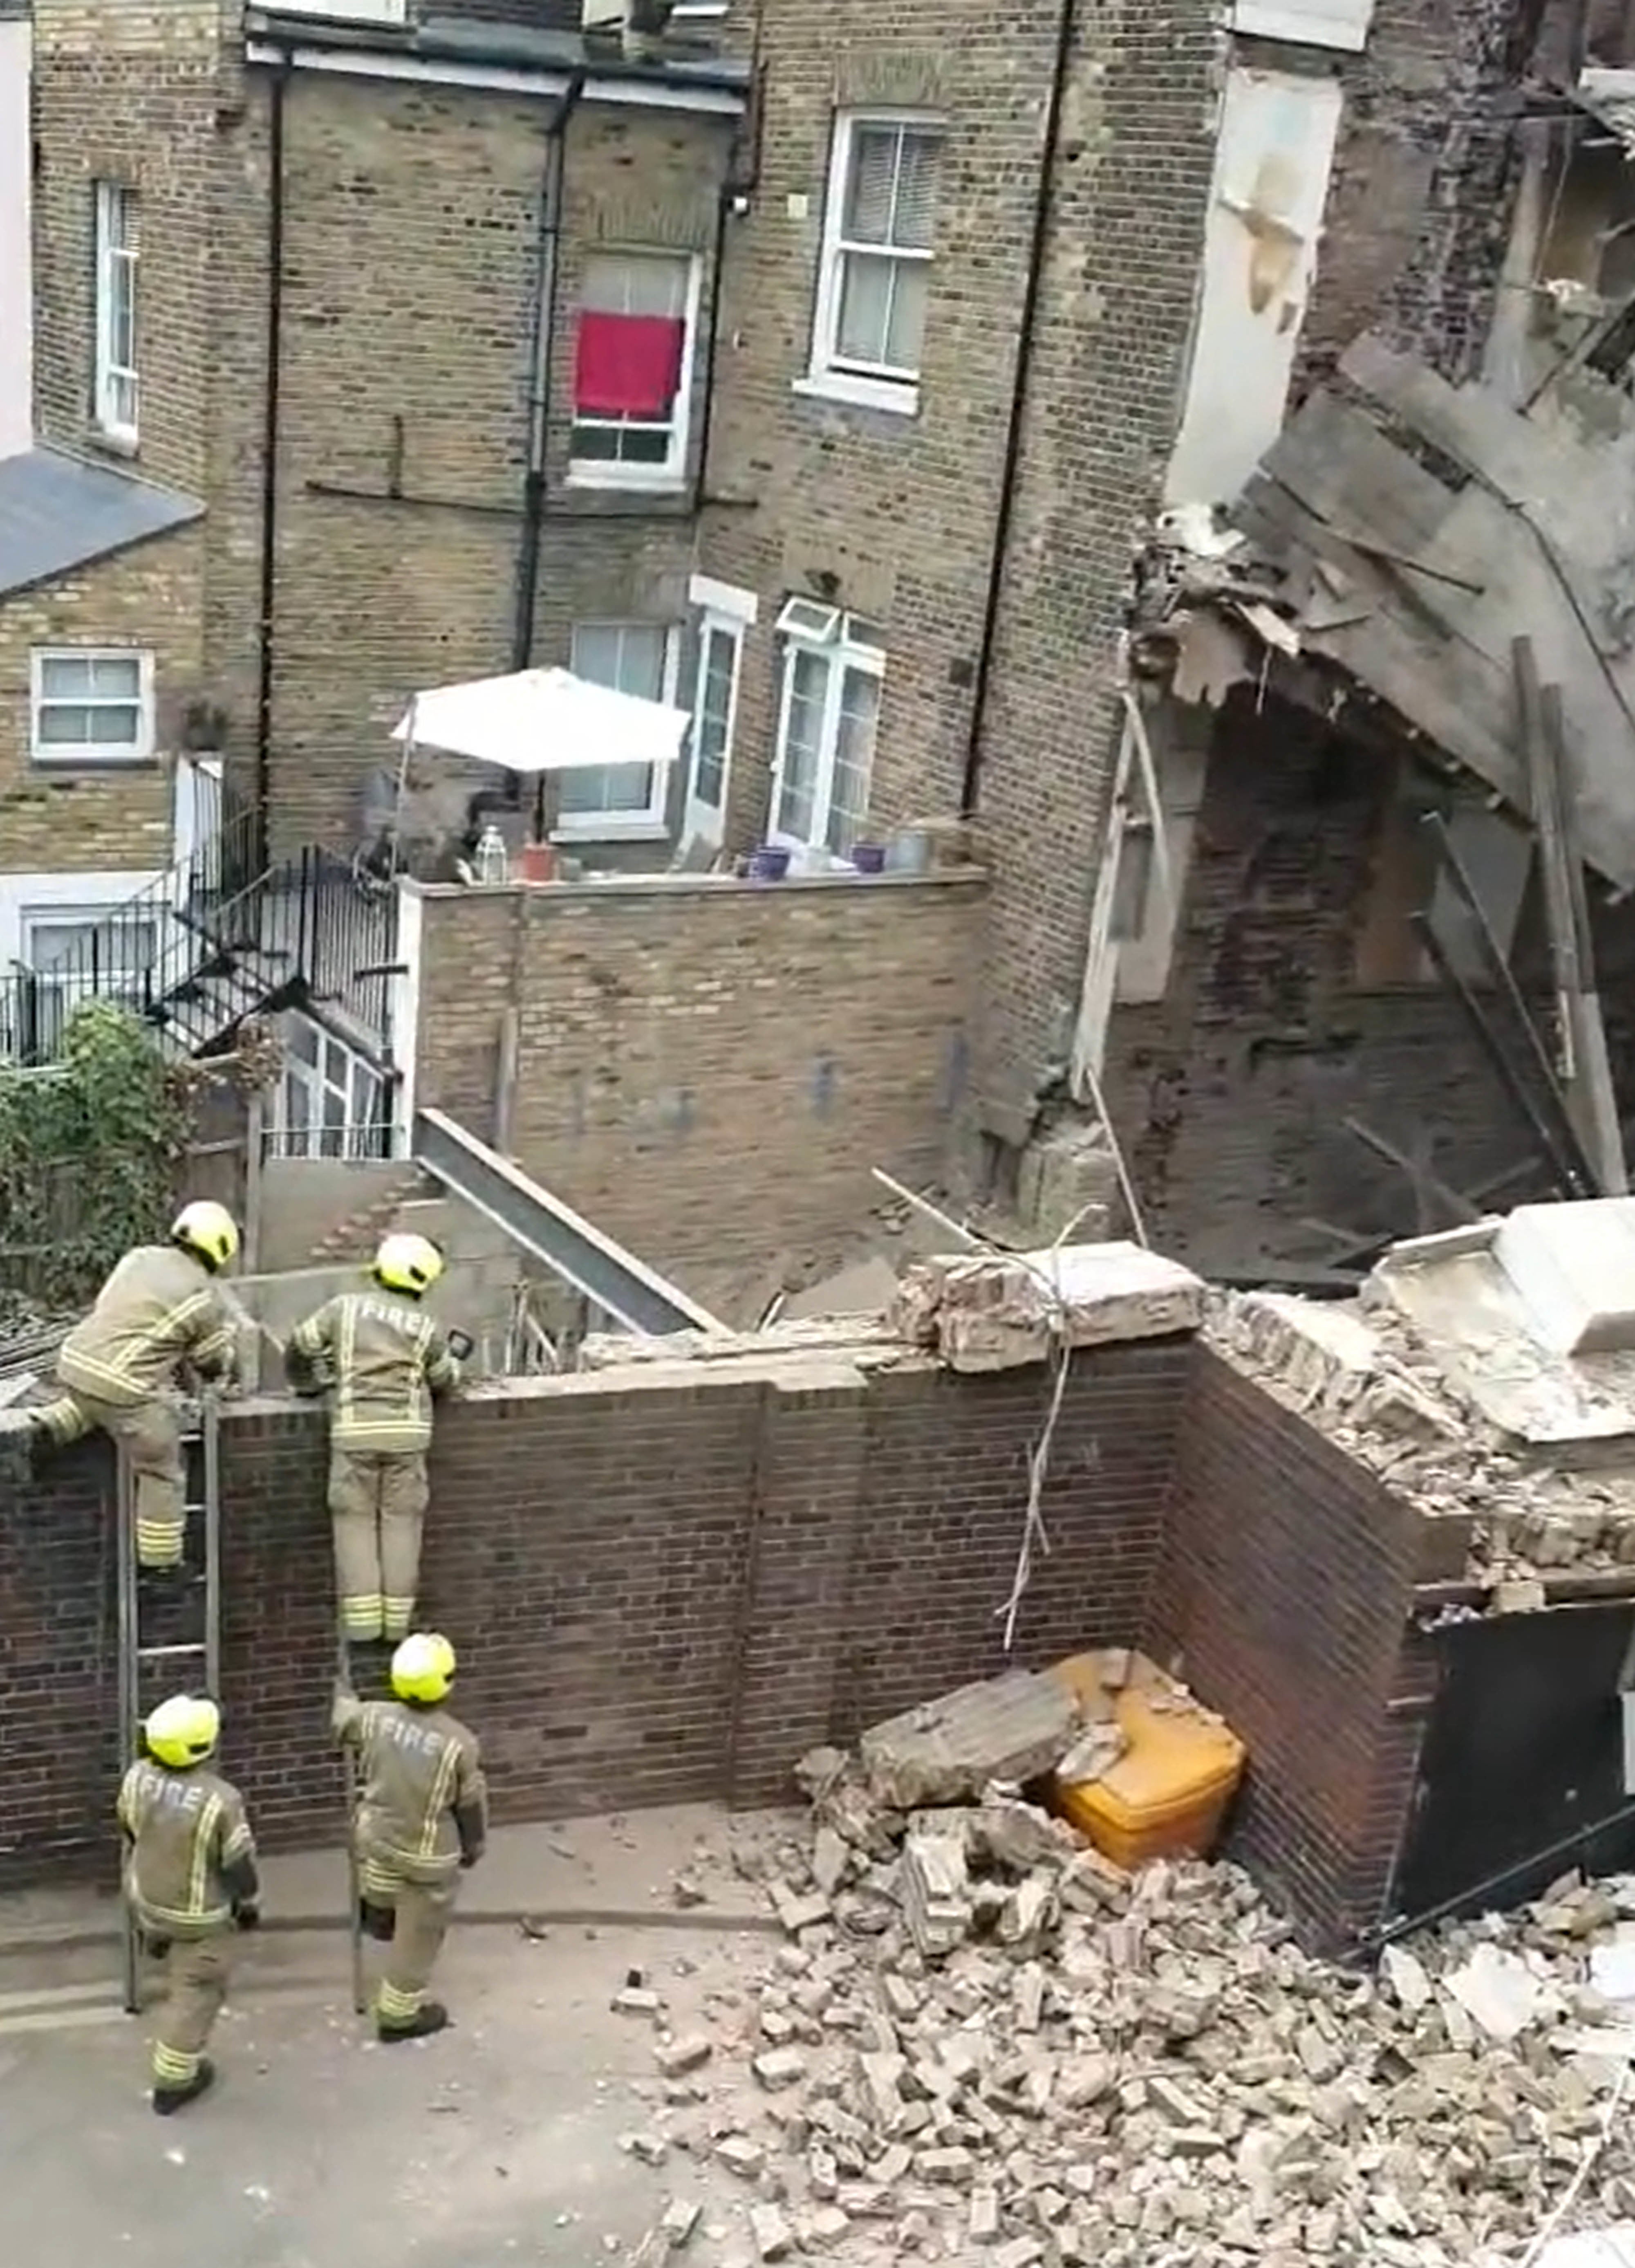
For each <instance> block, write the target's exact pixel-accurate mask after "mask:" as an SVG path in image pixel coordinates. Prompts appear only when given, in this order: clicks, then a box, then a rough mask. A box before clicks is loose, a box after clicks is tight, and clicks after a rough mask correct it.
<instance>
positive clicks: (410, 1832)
mask: <svg viewBox="0 0 1635 2268" xmlns="http://www.w3.org/2000/svg"><path fill="white" fill-rule="evenodd" d="M334 1730H335V1738H336V1739H337V1740H338V1741H340V1742H341V1743H342V1745H343V1746H350V1747H352V1748H355V1749H356V1750H357V1754H358V1764H359V1766H360V1769H361V1771H362V1775H363V1786H362V1789H361V1791H360V1793H359V1796H358V1810H357V1837H358V1843H359V1846H360V1848H361V1849H362V1850H363V1852H364V1853H365V1854H366V1855H368V1856H370V1857H373V1858H379V1859H385V1860H386V1861H387V1862H388V1863H389V1864H390V1865H391V1866H392V1867H395V1868H396V1869H397V1871H398V1872H399V1873H400V1874H403V1875H404V1876H405V1877H406V1878H407V1880H408V1881H422V1882H439V1881H445V1880H446V1879H447V1878H448V1876H449V1875H451V1874H453V1873H454V1871H455V1869H456V1867H458V1865H459V1860H460V1849H461V1838H460V1832H459V1829H458V1827H457V1826H456V1824H455V1819H454V1815H455V1813H456V1811H464V1812H466V1813H467V1814H468V1815H469V1814H474V1815H476V1822H477V1840H478V1842H479V1844H480V1842H481V1840H482V1837H483V1835H484V1833H485V1832H486V1830H487V1823H488V1786H487V1783H486V1782H485V1780H484V1778H483V1773H482V1755H481V1751H480V1749H479V1747H478V1745H477V1738H476V1735H475V1734H473V1733H471V1732H468V1731H467V1729H466V1727H465V1726H464V1725H462V1724H461V1723H460V1721H459V1719H458V1717H451V1716H450V1714H449V1712H448V1711H447V1710H446V1709H411V1708H410V1707H409V1706H408V1705H407V1703H406V1702H402V1701H359V1700H357V1699H356V1698H355V1697H353V1696H352V1695H350V1694H344V1695H342V1696H341V1697H340V1698H339V1699H338V1700H337V1701H336V1703H335V1711H334Z"/></svg>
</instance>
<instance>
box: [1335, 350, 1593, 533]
mask: <svg viewBox="0 0 1635 2268" xmlns="http://www.w3.org/2000/svg"><path fill="white" fill-rule="evenodd" d="M1340 375H1341V377H1342V378H1344V379H1347V380H1348V381H1349V382H1350V384H1352V385H1353V386H1354V387H1357V388H1358V390H1359V391H1360V393H1363V394H1367V395H1368V396H1369V398H1370V399H1371V400H1372V401H1377V402H1379V403H1381V404H1382V406H1383V407H1384V408H1385V409H1389V410H1392V411H1393V412H1394V413H1395V414H1396V415H1397V416H1398V417H1399V418H1400V419H1401V420H1402V422H1403V423H1404V424H1405V425H1410V426H1411V427H1412V429H1413V431H1415V432H1416V433H1418V434H1419V436H1420V437H1421V438H1422V439H1424V440H1426V441H1428V442H1430V443H1431V445H1432V446H1433V447H1434V448H1437V449H1440V450H1441V452H1442V453H1443V455H1444V456H1446V457H1448V458H1451V459H1452V460H1453V462H1454V463H1455V464H1456V465H1462V466H1463V467H1464V468H1465V469H1466V471H1467V472H1472V473H1480V474H1482V475H1484V476H1485V478H1486V479H1488V480H1490V481H1492V483H1493V485H1494V486H1495V487H1496V488H1498V489H1501V490H1503V491H1504V493H1505V495H1506V496H1507V497H1512V498H1513V499H1514V501H1515V502H1516V503H1518V504H1528V505H1529V506H1530V507H1532V508H1534V509H1536V510H1539V511H1547V510H1549V509H1550V507H1551V503H1552V500H1553V499H1555V498H1558V497H1560V496H1561V494H1562V493H1563V492H1564V491H1565V490H1569V489H1578V488H1580V487H1582V486H1583V485H1584V484H1585V483H1586V482H1587V481H1590V482H1594V481H1595V480H1596V479H1597V474H1596V468H1595V453H1594V452H1593V451H1590V450H1587V449H1581V448H1579V447H1578V446H1575V445H1574V444H1573V442H1572V441H1571V440H1570V439H1569V438H1567V437H1566V435H1565V433H1564V432H1563V431H1562V430H1561V429H1560V428H1559V427H1554V428H1552V427H1550V426H1547V425H1539V424H1536V423H1534V422H1533V421H1532V420H1531V419H1530V418H1527V417H1523V416H1521V413H1520V412H1519V411H1518V410H1514V409H1511V408H1510V406H1509V404H1508V403H1507V402H1506V401H1501V400H1500V398H1499V395H1498V394H1493V393H1492V392H1490V391H1489V389H1488V388H1487V387H1483V386H1460V387H1455V386H1450V385H1449V384H1448V381H1447V379H1444V378H1440V377H1438V375H1437V373H1436V372H1434V371H1433V370H1431V369H1429V368H1428V367H1427V366H1426V364H1424V363H1422V362H1419V361H1417V360H1416V359H1415V357H1413V356H1412V355H1405V354H1398V353H1397V351H1396V350H1394V349H1393V348H1391V347H1388V346H1387V345H1386V344H1385V342H1384V341H1383V340H1382V339H1379V338H1376V337H1375V336H1373V335H1371V334H1370V335H1365V336H1364V337H1362V338H1360V339H1357V340H1354V341H1353V343H1352V344H1351V346H1349V347H1348V348H1347V349H1346V350H1345V354H1344V355H1343V356H1342V357H1340ZM1602 494H1603V496H1604V490H1602Z"/></svg>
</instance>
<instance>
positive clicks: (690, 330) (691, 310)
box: [568, 244, 704, 494]
mask: <svg viewBox="0 0 1635 2268" xmlns="http://www.w3.org/2000/svg"><path fill="white" fill-rule="evenodd" d="M594 250H595V254H596V255H597V256H598V257H605V258H606V259H609V260H669V261H675V262H677V263H678V264H680V263H683V262H685V263H686V271H687V277H686V296H685V301H684V304H683V307H682V321H683V324H684V325H685V327H686V328H685V329H684V330H683V333H682V338H681V376H680V378H679V379H678V382H677V386H676V414H675V416H674V418H673V419H672V421H671V432H670V446H669V448H668V450H667V451H666V452H665V455H664V462H663V464H658V465H627V464H620V463H617V462H614V461H612V460H608V459H607V458H604V457H576V456H574V455H573V454H572V449H573V437H574V433H575V431H576V428H577V427H579V426H581V425H596V424H612V423H617V422H618V421H617V420H614V419H611V418H596V417H581V416H579V414H578V405H577V403H575V404H573V405H572V406H571V410H570V415H569V418H568V450H569V455H568V486H569V488H576V489H626V490H628V489H642V490H649V491H651V490H668V491H670V492H671V493H672V494H673V493H674V492H675V491H676V490H680V489H682V488H685V487H686V474H687V441H688V438H689V435H690V432H691V430H692V423H693V374H694V372H695V371H696V369H697V363H698V335H699V307H700V299H701V296H702V284H703V267H704V264H703V262H702V261H701V260H700V258H699V256H698V254H696V253H687V252H677V251H673V250H672V249H671V247H669V246H668V245H663V244H641V245H616V244H598V245H597V246H596V247H594Z"/></svg>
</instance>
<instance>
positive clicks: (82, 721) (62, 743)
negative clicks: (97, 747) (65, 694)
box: [40, 703, 92, 748]
mask: <svg viewBox="0 0 1635 2268" xmlns="http://www.w3.org/2000/svg"><path fill="white" fill-rule="evenodd" d="M91 718H92V711H90V710H89V709H75V708H71V707H69V706H68V705H66V704H64V703H53V705H52V706H51V707H50V708H48V709H42V710H41V711H40V746H41V747H68V748H83V747H84V746H85V745H86V743H87V742H88V741H89V740H90V739H91Z"/></svg>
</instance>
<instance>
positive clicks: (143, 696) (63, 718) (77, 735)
mask: <svg viewBox="0 0 1635 2268" xmlns="http://www.w3.org/2000/svg"><path fill="white" fill-rule="evenodd" d="M32 660H33V667H32V673H31V674H32V680H33V703H32V718H31V733H30V745H31V753H32V755H33V761H34V762H35V763H37V764H142V763H146V762H149V761H150V759H151V757H152V755H153V657H152V656H151V654H148V653H132V652H128V651H124V652H121V651H117V650H116V651H113V652H108V651H102V650H98V651H92V650H90V649H85V648H77V647H66V648H58V649H56V650H55V651H52V650H50V649H47V648H42V647H36V649H35V650H34V653H33V658H32Z"/></svg>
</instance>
